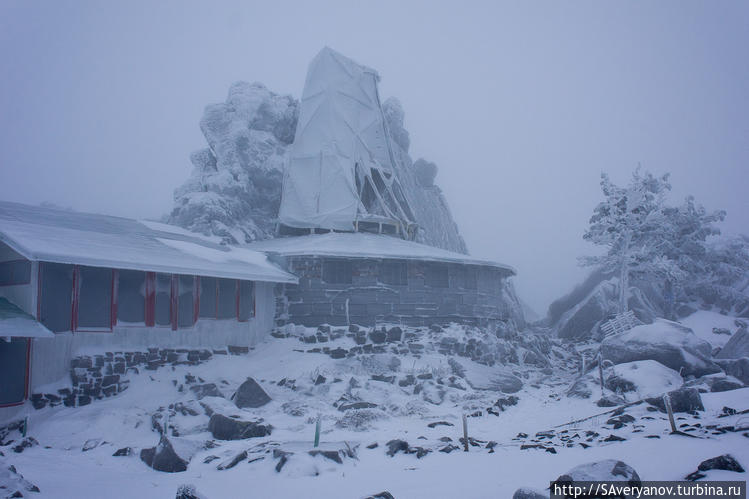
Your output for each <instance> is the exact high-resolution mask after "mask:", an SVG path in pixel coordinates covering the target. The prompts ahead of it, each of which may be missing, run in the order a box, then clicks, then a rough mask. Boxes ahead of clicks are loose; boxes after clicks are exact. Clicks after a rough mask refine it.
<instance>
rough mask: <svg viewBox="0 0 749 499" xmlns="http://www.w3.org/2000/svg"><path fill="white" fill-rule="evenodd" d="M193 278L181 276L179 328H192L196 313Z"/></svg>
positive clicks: (178, 304) (178, 303)
mask: <svg viewBox="0 0 749 499" xmlns="http://www.w3.org/2000/svg"><path fill="white" fill-rule="evenodd" d="M193 279H194V278H193V276H191V275H181V276H179V301H178V302H177V306H178V309H179V316H178V323H179V327H192V325H193V317H194V311H195V306H194V305H195V304H194V303H193Z"/></svg>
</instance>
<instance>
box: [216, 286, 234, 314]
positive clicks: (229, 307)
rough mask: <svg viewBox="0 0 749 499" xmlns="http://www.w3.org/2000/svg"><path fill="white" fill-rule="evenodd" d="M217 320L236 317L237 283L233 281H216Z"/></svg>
mask: <svg viewBox="0 0 749 499" xmlns="http://www.w3.org/2000/svg"><path fill="white" fill-rule="evenodd" d="M217 317H218V318H219V319H234V318H236V317H237V281H235V280H234V279H219V280H218V313H217Z"/></svg>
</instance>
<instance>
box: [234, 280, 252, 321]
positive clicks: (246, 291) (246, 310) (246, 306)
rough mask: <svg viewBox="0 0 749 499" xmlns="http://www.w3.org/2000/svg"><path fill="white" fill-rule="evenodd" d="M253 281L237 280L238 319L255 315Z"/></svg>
mask: <svg viewBox="0 0 749 499" xmlns="http://www.w3.org/2000/svg"><path fill="white" fill-rule="evenodd" d="M254 291H255V283H254V282H252V281H239V316H238V317H237V318H238V319H239V320H240V321H246V320H249V319H250V317H252V316H253V315H255V311H254V308H255V303H254V302H255V300H254V297H253V295H254Z"/></svg>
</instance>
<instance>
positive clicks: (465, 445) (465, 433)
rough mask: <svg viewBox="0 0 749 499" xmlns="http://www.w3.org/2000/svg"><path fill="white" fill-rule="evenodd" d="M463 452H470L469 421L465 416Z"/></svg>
mask: <svg viewBox="0 0 749 499" xmlns="http://www.w3.org/2000/svg"><path fill="white" fill-rule="evenodd" d="M463 452H468V420H467V419H466V415H465V414H463Z"/></svg>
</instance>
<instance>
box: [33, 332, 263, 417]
mask: <svg viewBox="0 0 749 499" xmlns="http://www.w3.org/2000/svg"><path fill="white" fill-rule="evenodd" d="M247 352H249V348H248V347H236V346H229V347H228V348H227V349H226V350H207V349H200V350H190V349H186V348H149V349H148V350H146V351H132V352H105V353H102V354H94V355H81V356H78V357H74V358H73V359H72V361H71V362H70V381H71V385H70V387H66V388H60V389H58V390H56V393H42V392H39V393H32V395H31V404H32V405H33V406H34V408H35V409H42V408H44V407H47V406H48V405H49V406H51V407H55V406H58V405H61V404H63V405H65V406H67V407H76V406H83V405H88V404H90V403H91V402H92V401H94V400H97V399H103V398H105V397H111V396H114V395H117V394H118V393H120V392H122V391H124V390H126V389H127V388H128V386H129V384H130V381H129V380H128V377H129V376H130V375H131V374H138V373H139V372H140V371H141V370H150V371H155V370H156V369H158V368H159V367H162V366H169V365H171V366H176V365H181V364H186V365H197V364H200V363H201V362H204V361H206V360H209V359H211V358H212V357H213V356H214V355H227V354H233V355H239V354H245V353H247Z"/></svg>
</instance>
